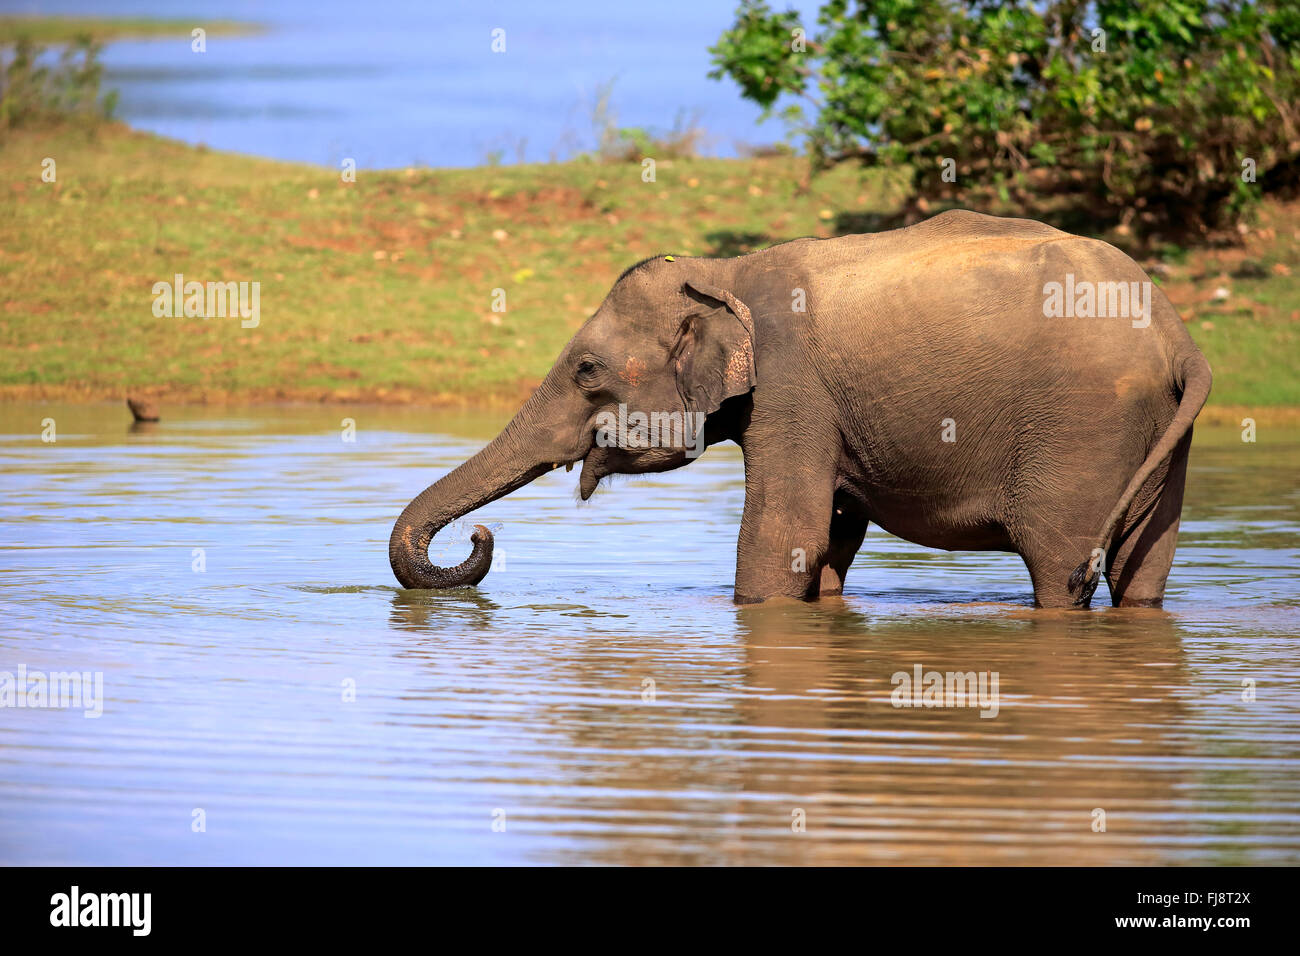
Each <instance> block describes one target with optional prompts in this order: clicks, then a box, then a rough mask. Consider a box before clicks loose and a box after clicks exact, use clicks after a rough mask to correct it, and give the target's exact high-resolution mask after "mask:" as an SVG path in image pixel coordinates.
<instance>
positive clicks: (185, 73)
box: [0, 0, 816, 169]
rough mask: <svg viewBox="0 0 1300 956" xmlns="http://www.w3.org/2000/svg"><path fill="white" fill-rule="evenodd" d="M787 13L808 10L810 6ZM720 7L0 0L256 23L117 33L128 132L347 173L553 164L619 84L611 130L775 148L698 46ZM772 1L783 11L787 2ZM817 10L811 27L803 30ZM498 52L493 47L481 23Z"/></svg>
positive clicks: (727, 147)
mask: <svg viewBox="0 0 1300 956" xmlns="http://www.w3.org/2000/svg"><path fill="white" fill-rule="evenodd" d="M797 6H798V7H799V8H801V9H804V10H805V12H809V11H815V9H816V4H815V3H812V2H804V0H801V2H800V3H799V4H797ZM735 8H736V4H735V3H734V2H732V0H713V2H709V3H700V2H699V0H658V2H656V3H654V4H653V5H646V4H618V3H606V2H598V0H567V2H565V3H562V4H550V3H548V4H539V3H533V2H528V0H484V2H477V3H473V4H464V3H453V2H445V0H444V2H430V0H371V2H368V3H366V4H363V5H358V4H357V3H355V2H353V0H280V2H276V3H265V2H262V0H221V2H212V0H191V2H187V3H186V4H184V5H183V7H182V8H181V9H177V5H176V4H175V3H174V0H3V2H0V11H3V12H19V13H41V14H47V15H51V14H64V15H66V14H83V15H92V16H99V17H108V16H153V17H165V18H177V17H184V16H193V17H194V21H195V25H196V26H202V25H203V24H204V22H205V21H207V20H211V19H234V20H247V21H252V22H255V23H259V24H262V25H264V26H265V27H266V32H265V33H263V34H261V35H257V36H247V37H221V36H216V35H210V36H209V37H208V38H207V50H206V52H204V53H195V52H193V51H192V50H191V45H190V38H189V37H188V36H181V37H176V38H166V39H154V40H143V41H119V42H114V43H112V44H110V45H109V46H108V48H107V49H106V50H105V52H104V55H103V57H102V59H103V62H104V64H105V66H106V68H107V71H106V75H105V87H106V88H109V89H117V90H118V91H119V92H120V94H121V99H120V108H119V110H118V115H119V116H120V118H122V119H124V120H125V121H126V122H128V123H130V124H131V125H132V126H134V127H137V128H139V129H146V130H150V131H152V132H155V133H159V134H161V135H163V136H168V137H171V138H174V139H180V140H183V141H185V142H187V143H204V144H206V145H208V146H211V147H213V148H214V149H224V150H233V151H236V152H242V153H252V154H255V155H260V156H270V157H274V158H276V159H288V160H298V161H303V162H311V163H321V164H326V165H331V166H335V167H337V166H338V165H339V163H340V162H341V161H342V160H343V159H344V158H351V159H354V160H355V161H356V163H357V165H358V167H359V168H362V169H366V168H374V167H393V166H405V165H414V164H424V165H430V166H473V165H479V164H481V163H484V162H486V161H487V160H488V159H490V158H495V159H497V160H499V161H503V162H508V163H512V162H517V161H520V160H526V161H530V162H544V161H548V160H550V159H552V158H559V159H565V158H568V157H569V156H571V155H572V154H574V153H575V152H579V151H583V150H590V149H592V148H594V147H595V145H596V142H597V140H596V134H595V130H594V126H593V120H592V110H593V108H594V106H595V104H596V102H597V100H598V96H599V91H600V89H601V88H602V86H603V85H604V84H607V83H609V82H610V81H614V87H613V93H612V100H611V102H612V105H613V107H614V110H615V113H616V116H617V123H616V125H617V126H619V127H640V128H647V129H657V130H667V129H669V128H670V127H672V126H673V125H674V123H675V122H676V121H677V119H678V116H679V114H681V118H682V119H683V121H689V120H690V119H692V118H694V119H695V121H696V122H697V124H698V126H699V127H700V128H701V129H702V130H704V132H705V133H706V134H707V136H708V140H707V142H705V143H703V144H702V146H703V148H704V151H705V152H706V153H708V154H711V155H722V156H732V155H735V152H736V145H737V143H771V142H773V141H776V140H779V139H781V138H782V135H783V132H784V130H783V128H782V126H781V124H780V123H779V122H776V121H773V122H770V123H767V124H764V125H762V126H759V125H757V121H758V119H759V115H760V111H759V108H758V107H757V106H755V105H754V104H752V103H749V102H747V101H745V100H743V99H741V96H740V92H739V90H738V88H737V87H736V85H735V84H734V83H732V82H731V81H730V80H726V81H724V82H717V81H714V80H710V79H708V76H707V74H708V72H709V70H710V68H711V66H710V62H709V60H710V57H709V53H708V48H709V46H711V45H712V44H714V43H716V42H717V40H718V38H719V36H720V35H721V34H722V32H723V30H725V29H726V28H727V27H729V26H730V25H731V23H732V19H733V15H734V11H735ZM782 9H784V7H783V8H782ZM812 22H813V21H812V20H811V19H808V20H806V23H807V24H809V25H811V24H812ZM497 28H501V29H504V30H505V31H506V33H505V41H506V46H505V52H504V53H494V52H492V48H491V44H492V30H494V29H497Z"/></svg>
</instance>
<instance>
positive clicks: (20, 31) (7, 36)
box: [0, 16, 260, 44]
mask: <svg viewBox="0 0 1300 956" xmlns="http://www.w3.org/2000/svg"><path fill="white" fill-rule="evenodd" d="M195 27H202V28H203V29H204V30H205V31H207V33H208V35H209V36H236V35H247V34H250V33H257V32H258V30H259V29H260V28H259V27H258V26H257V25H256V24H251V23H242V22H239V21H235V20H203V19H200V18H197V17H196V18H194V19H192V20H167V19H163V20H155V19H149V18H146V17H113V18H111V19H110V18H102V17H36V16H34V17H21V16H8V17H0V44H5V43H12V42H14V41H15V40H17V39H19V38H21V37H25V38H27V39H29V40H31V41H32V42H33V43H43V44H57V43H71V42H73V41H74V40H76V39H77V38H79V37H83V36H88V37H92V38H93V39H96V40H100V41H108V40H148V39H153V38H155V37H177V36H185V37H188V36H189V35H190V31H192V30H193V29H194V28H195Z"/></svg>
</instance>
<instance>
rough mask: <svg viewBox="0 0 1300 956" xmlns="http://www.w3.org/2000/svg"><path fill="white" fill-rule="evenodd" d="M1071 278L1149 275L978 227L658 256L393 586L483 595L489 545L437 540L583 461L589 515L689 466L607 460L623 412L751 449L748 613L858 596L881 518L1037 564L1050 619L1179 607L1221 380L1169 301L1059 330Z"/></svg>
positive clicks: (609, 304) (955, 222) (469, 474)
mask: <svg viewBox="0 0 1300 956" xmlns="http://www.w3.org/2000/svg"><path fill="white" fill-rule="evenodd" d="M1067 273H1069V274H1072V275H1073V276H1074V281H1075V282H1076V283H1077V282H1081V281H1091V282H1098V283H1101V282H1107V283H1109V282H1120V281H1124V282H1128V281H1137V282H1146V281H1148V279H1147V276H1146V275H1145V274H1144V273H1143V272H1142V270H1141V268H1140V267H1139V266H1138V265H1137V264H1136V263H1134V262H1133V261H1132V260H1131V259H1129V258H1128V257H1127V256H1125V255H1124V254H1123V253H1121V252H1119V251H1118V250H1117V249H1115V248H1114V247H1112V246H1109V245H1107V244H1105V243H1103V242H1099V241H1096V240H1091V239H1084V238H1079V237H1076V236H1071V235H1068V234H1066V233H1063V232H1059V231H1057V230H1055V229H1053V228H1051V227H1049V226H1045V225H1042V224H1040V223H1035V222H1030V221H1027V220H1019V219H997V218H993V217H989V216H982V215H977V214H975V213H970V212H949V213H944V214H943V215H940V216H936V217H935V218H933V219H931V220H929V221H927V222H924V223H920V224H918V225H916V226H912V227H909V228H907V229H900V230H896V231H893V232H886V233H879V234H875V235H863V236H846V237H843V238H838V239H825V240H818V239H799V240H795V241H793V242H787V243H784V244H782V245H779V246H774V247H772V248H770V249H766V250H764V251H762V252H756V253H753V254H751V255H746V256H740V257H738V258H735V259H702V258H683V257H677V258H675V259H672V260H670V259H669V257H664V256H659V257H656V258H654V259H651V260H647V261H646V262H644V263H641V264H639V265H637V266H635V267H633V268H632V269H630V270H629V271H628V272H627V273H625V274H624V275H623V276H622V277H621V278H620V279H619V280H618V282H616V283H615V285H614V287H613V289H612V290H611V291H610V293H609V295H608V296H607V297H606V298H605V301H604V302H603V303H602V304H601V306H600V308H599V309H598V310H597V312H596V314H595V315H594V316H592V318H591V319H590V320H589V321H588V322H587V323H586V324H585V325H584V326H583V327H582V329H581V330H580V331H579V332H578V333H577V334H576V335H575V336H574V337H573V339H572V340H571V341H570V342H569V344H568V345H567V346H566V347H565V349H564V351H563V352H562V353H561V354H560V357H559V358H558V359H557V360H556V362H555V366H554V368H553V369H552V370H551V372H550V374H549V375H547V376H546V379H545V380H544V381H543V382H542V384H541V385H540V387H539V388H538V389H537V391H536V393H535V394H534V395H533V396H532V397H531V398H530V399H529V400H528V402H527V403H526V404H525V405H524V407H523V408H522V409H521V410H520V411H519V413H518V414H517V415H516V416H515V417H514V419H513V420H512V421H511V422H510V423H509V425H507V426H506V428H505V430H504V431H502V432H501V434H500V435H499V436H497V438H496V439H494V440H493V441H492V442H491V444H489V445H488V446H487V447H486V448H484V449H483V450H482V451H481V452H479V453H478V454H477V455H475V456H474V457H473V458H471V459H470V460H469V461H467V462H465V463H464V464H463V465H461V466H460V467H459V468H457V469H455V470H454V471H452V472H451V473H450V474H448V475H447V476H446V477H444V478H442V479H441V480H439V481H438V482H436V483H435V484H433V485H432V486H431V487H429V488H428V489H426V490H425V491H424V492H423V493H421V494H420V495H419V496H418V497H417V498H416V499H415V500H414V501H412V502H411V503H410V505H408V506H407V508H406V510H405V511H403V512H402V515H401V517H400V518H399V519H398V521H397V524H396V525H395V527H394V528H393V534H392V539H391V542H390V547H389V555H390V559H391V562H392V566H393V570H394V573H395V574H396V575H397V578H398V580H399V581H400V582H401V584H402V585H403V586H405V587H410V588H429V587H452V586H456V585H462V584H476V583H478V581H480V580H481V579H482V578H483V576H484V575H485V574H486V573H487V570H488V567H489V565H490V560H491V553H492V540H491V534H490V533H489V532H488V531H487V530H486V529H483V528H481V527H480V528H479V529H478V530H477V531H476V533H475V536H474V549H473V553H472V554H471V555H470V557H469V558H468V559H467V560H466V561H465V562H464V563H463V564H462V565H460V566H459V567H457V568H452V569H439V568H435V567H433V566H432V565H431V564H430V562H429V560H428V557H427V548H428V545H429V541H430V539H431V538H432V536H433V535H434V534H436V533H437V532H438V530H440V529H441V528H443V527H444V526H445V525H446V524H447V523H449V522H451V521H454V520H456V519H458V518H460V517H461V516H462V515H465V514H468V513H469V512H472V511H474V510H475V509H477V508H480V507H482V506H483V505H485V504H487V503H488V502H491V501H494V500H495V499H497V498H499V497H501V496H502V495H505V494H509V493H510V492H511V491H513V490H515V489H516V488H519V487H521V486H523V485H525V484H527V483H528V482H530V481H532V480H533V479H534V478H537V477H538V476H539V475H542V474H545V473H546V472H547V471H549V470H551V469H552V468H554V467H557V466H558V465H560V464H572V463H575V462H581V463H582V475H581V478H580V481H579V488H580V492H581V495H582V498H583V499H584V500H585V499H587V498H589V497H590V496H591V494H592V492H593V491H595V489H596V485H597V482H599V481H600V479H601V478H603V477H604V476H606V475H610V474H614V473H624V474H642V473H646V472H657V471H666V470H669V469H672V468H677V467H680V466H681V465H684V464H687V463H688V462H689V461H690V460H692V459H691V458H689V457H688V456H687V454H686V452H685V450H684V449H682V448H647V449H633V448H601V447H598V446H597V445H596V443H595V442H594V436H595V431H596V427H597V418H596V416H597V413H599V412H601V411H602V410H609V411H612V410H614V409H616V408H617V406H618V404H619V403H620V402H623V403H626V405H627V406H628V408H629V409H631V410H634V411H635V410H640V411H644V412H647V413H648V412H652V411H678V412H690V411H701V412H704V413H706V414H707V415H708V419H707V426H706V432H705V440H706V441H707V443H709V444H713V443H716V442H718V441H723V440H725V439H731V440H732V441H735V442H736V443H737V444H738V445H739V446H740V447H741V449H742V450H743V452H744V457H745V510H744V517H743V519H742V521H741V525H740V539H739V542H738V545H737V561H736V580H735V599H736V601H737V602H738V603H749V602H755V601H761V600H765V599H768V598H773V597H778V596H787V597H793V598H801V599H805V600H808V599H813V598H816V597H818V596H824V595H830V594H838V593H840V592H841V590H842V589H843V587H844V576H845V573H846V572H847V570H848V567H849V565H850V564H851V563H852V561H853V557H854V555H855V553H856V552H857V550H858V548H859V547H860V546H861V543H862V538H863V535H864V533H865V532H866V528H867V525H868V523H869V522H875V523H876V524H877V525H879V526H880V527H882V528H884V529H885V530H887V531H889V532H891V533H893V534H895V535H898V536H899V537H902V538H906V539H907V540H909V541H914V542H916V543H918V544H922V545H925V546H927V547H933V548H945V549H950V550H957V549H962V550H967V549H969V550H991V551H1010V552H1014V553H1016V554H1019V555H1020V556H1021V557H1022V558H1023V559H1024V562H1025V565H1026V566H1027V567H1028V569H1029V574H1030V577H1031V579H1032V581H1033V588H1034V597H1035V599H1036V601H1037V603H1038V604H1039V605H1041V606H1044V607H1082V606H1087V604H1088V602H1089V600H1090V599H1091V597H1092V593H1093V590H1094V589H1095V588H1096V587H1097V584H1098V582H1099V580H1100V576H1101V574H1103V573H1104V576H1105V577H1106V579H1107V581H1108V583H1109V586H1110V591H1111V598H1112V601H1113V602H1114V603H1115V604H1117V605H1159V603H1160V601H1161V599H1162V597H1163V594H1164V588H1165V579H1166V577H1167V576H1168V573H1169V567H1170V564H1171V562H1172V560H1173V555H1174V546H1175V542H1176V538H1177V531H1178V520H1179V512H1180V510H1181V507H1182V494H1183V481H1184V476H1185V473H1186V466H1187V453H1188V448H1189V446H1190V443H1191V436H1192V421H1193V419H1194V418H1195V417H1196V414H1197V412H1198V411H1199V410H1200V407H1201V405H1202V404H1203V403H1204V401H1205V398H1206V396H1207V395H1208V393H1209V388H1210V369H1209V366H1208V365H1207V364H1206V362H1205V358H1204V357H1203V356H1202V355H1201V353H1200V352H1199V351H1198V350H1197V348H1196V346H1195V345H1194V344H1193V342H1192V340H1191V338H1190V337H1189V336H1188V334H1187V331H1186V330H1185V329H1184V327H1183V323H1182V321H1181V320H1180V319H1179V317H1178V315H1177V313H1176V312H1175V310H1174V308H1173V306H1172V305H1171V304H1170V303H1169V301H1168V300H1167V299H1166V298H1165V297H1164V295H1163V294H1162V293H1161V292H1160V290H1159V289H1154V288H1153V290H1152V294H1151V300H1150V301H1151V315H1150V322H1149V324H1148V325H1147V326H1146V327H1144V328H1135V327H1134V326H1133V323H1132V322H1131V321H1130V320H1129V318H1127V317H1107V318H1060V317H1055V318H1053V317H1047V316H1045V315H1044V299H1045V285H1046V284H1047V283H1049V282H1064V281H1065V279H1066V275H1067ZM800 297H802V300H803V304H804V310H803V311H797V310H796V309H797V307H798V305H799V304H800V303H799V299H800ZM945 433H946V435H947V437H949V438H955V441H945V440H944V437H945ZM1103 557H1104V561H1103V560H1102V558H1103Z"/></svg>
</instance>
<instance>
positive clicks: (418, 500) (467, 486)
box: [388, 416, 553, 588]
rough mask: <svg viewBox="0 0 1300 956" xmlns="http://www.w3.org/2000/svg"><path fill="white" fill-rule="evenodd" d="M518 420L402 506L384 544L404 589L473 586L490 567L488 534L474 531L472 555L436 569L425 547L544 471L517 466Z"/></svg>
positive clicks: (528, 464)
mask: <svg viewBox="0 0 1300 956" xmlns="http://www.w3.org/2000/svg"><path fill="white" fill-rule="evenodd" d="M519 418H520V417H519V416H516V418H515V420H514V421H512V422H511V423H510V424H509V425H508V426H506V429H505V431H503V432H502V433H501V434H500V435H498V436H497V437H496V438H495V439H493V441H492V442H491V443H490V444H489V445H488V446H487V447H486V448H484V449H483V450H482V451H480V452H479V453H478V454H477V455H475V456H474V457H473V458H471V459H469V461H467V462H465V463H464V464H462V465H461V466H460V467H458V468H456V469H455V470H453V471H451V472H449V473H448V474H447V475H445V476H443V477H442V478H440V479H439V480H438V481H436V482H434V483H433V484H432V485H430V486H429V487H428V488H426V489H425V490H424V491H422V492H421V493H420V494H419V495H417V496H416V497H415V499H414V500H413V501H412V502H411V503H410V504H409V505H407V506H406V508H405V509H404V510H403V511H402V514H401V516H400V517H399V518H398V519H397V523H396V524H395V525H393V533H392V536H391V537H390V538H389V539H388V561H389V563H390V564H391V565H392V567H393V574H395V575H396V576H397V580H398V581H399V582H400V583H401V585H402V587H405V588H454V587H461V586H463V585H467V584H478V582H479V581H481V580H483V578H484V576H485V575H486V574H487V573H488V571H489V570H490V568H491V566H492V532H491V531H489V530H488V529H487V528H485V527H483V526H482V525H476V526H475V529H474V534H473V535H472V536H471V537H470V541H471V543H472V544H473V550H472V551H471V553H470V556H469V557H468V558H466V559H465V560H464V561H463V562H461V563H460V564H458V565H456V566H455V567H451V568H440V567H437V566H435V565H434V564H433V563H432V562H430V561H429V543H430V542H431V541H432V540H433V536H434V535H436V534H437V533H438V532H439V531H441V530H442V529H443V528H445V527H446V526H447V525H448V524H450V523H451V522H453V521H455V520H457V519H458V518H461V517H462V516H464V515H466V514H469V513H470V512H471V511H474V510H475V509H477V508H481V507H483V505H486V504H488V503H490V502H493V501H496V500H497V499H498V498H500V497H503V496H504V495H508V494H510V492H512V491H514V490H515V489H516V488H522V487H523V486H524V485H526V484H528V483H529V482H530V481H532V480H534V479H535V478H538V477H539V476H541V475H544V474H545V473H546V472H548V471H550V470H551V468H552V467H553V466H552V463H551V462H549V461H546V462H538V461H536V459H535V458H534V457H533V456H531V455H530V456H529V457H528V458H527V459H525V460H524V461H523V462H520V460H519V454H518V447H519V444H520V442H519V441H517V440H516V436H517V435H518V434H519V433H520V431H521V429H520V428H519V427H518V422H519Z"/></svg>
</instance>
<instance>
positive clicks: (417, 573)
mask: <svg viewBox="0 0 1300 956" xmlns="http://www.w3.org/2000/svg"><path fill="white" fill-rule="evenodd" d="M442 528H443V525H442V524H436V523H426V524H423V525H420V524H417V523H415V522H414V521H411V520H410V519H408V517H407V515H406V514H403V515H402V517H400V518H398V519H397V524H396V525H394V526H393V534H392V537H391V538H390V539H389V542H388V559H389V564H390V565H392V568H393V574H394V575H395V576H396V577H397V580H398V583H400V584H401V585H402V587H404V588H419V589H430V588H457V587H465V586H467V585H474V584H478V583H479V582H480V581H482V580H483V578H485V577H486V576H487V573H488V571H490V570H491V569H492V550H493V547H494V541H493V538H492V532H491V531H489V530H488V529H487V528H486V527H484V526H483V525H481V524H476V525H474V533H473V534H471V535H470V538H469V540H470V544H471V545H472V546H473V549H472V550H471V551H470V555H469V557H468V558H466V559H465V560H464V561H462V562H461V563H460V564H458V565H456V566H455V567H450V568H442V567H438V566H437V565H435V564H433V563H432V562H431V561H430V560H429V544H430V543H431V542H432V541H433V537H434V535H436V534H437V533H438V532H439V531H441V530H442Z"/></svg>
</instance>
